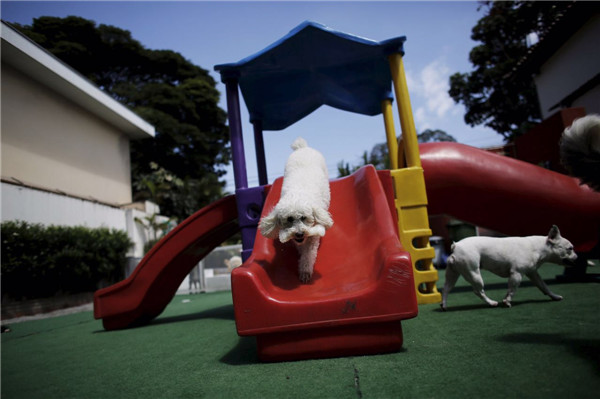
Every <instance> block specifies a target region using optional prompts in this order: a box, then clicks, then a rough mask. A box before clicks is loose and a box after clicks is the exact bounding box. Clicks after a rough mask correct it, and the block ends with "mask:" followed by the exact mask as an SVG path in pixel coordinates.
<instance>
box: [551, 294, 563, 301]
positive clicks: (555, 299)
mask: <svg viewBox="0 0 600 399" xmlns="http://www.w3.org/2000/svg"><path fill="white" fill-rule="evenodd" d="M550 298H552V300H553V301H562V300H563V297H562V296H561V295H556V294H552V295H550Z"/></svg>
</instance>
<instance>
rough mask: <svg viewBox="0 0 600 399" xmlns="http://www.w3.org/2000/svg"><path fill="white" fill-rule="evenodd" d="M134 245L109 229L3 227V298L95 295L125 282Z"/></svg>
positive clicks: (23, 224)
mask: <svg viewBox="0 0 600 399" xmlns="http://www.w3.org/2000/svg"><path fill="white" fill-rule="evenodd" d="M131 245H132V243H131V242H130V240H129V238H128V237H127V233H125V232H124V231H120V230H116V229H112V230H111V229H108V228H97V229H92V228H87V227H65V226H43V225H41V224H30V223H26V222H4V223H2V296H3V298H11V299H32V298H44V297H49V296H53V295H56V294H75V293H80V292H90V291H95V290H96V288H97V286H98V283H99V282H100V281H105V282H116V281H119V280H121V279H122V278H123V271H124V267H125V262H126V253H127V250H128V249H129V248H130V247H131Z"/></svg>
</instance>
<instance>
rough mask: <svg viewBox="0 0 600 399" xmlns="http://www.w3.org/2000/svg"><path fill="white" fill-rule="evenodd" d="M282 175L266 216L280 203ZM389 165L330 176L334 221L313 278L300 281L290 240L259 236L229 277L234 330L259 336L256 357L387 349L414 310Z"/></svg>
mask: <svg viewBox="0 0 600 399" xmlns="http://www.w3.org/2000/svg"><path fill="white" fill-rule="evenodd" d="M282 180H283V179H282V178H279V179H277V180H276V181H275V183H274V184H273V186H272V187H271V189H270V190H269V192H268V195H267V198H266V202H265V206H264V209H263V215H264V214H266V213H268V212H270V211H271V209H272V208H273V207H274V206H275V204H276V203H277V202H278V201H279V197H280V194H281V184H282ZM393 195H394V194H393V187H392V185H391V177H390V174H389V171H384V172H380V173H379V174H378V173H377V172H376V171H375V169H374V168H373V167H372V166H368V167H363V168H361V169H360V170H358V171H357V172H355V173H354V174H352V175H351V176H348V177H346V178H342V179H338V180H334V181H332V182H331V206H330V208H329V211H330V212H331V214H332V217H333V220H334V225H333V227H332V228H331V229H329V230H328V231H327V234H326V235H325V237H323V238H322V240H321V245H320V248H319V253H318V257H317V262H316V264H315V271H314V274H313V277H312V280H311V282H310V283H309V284H301V283H300V280H299V277H298V252H297V250H296V248H295V246H294V245H293V243H291V242H290V243H286V244H281V243H280V242H279V241H277V240H270V239H266V238H265V237H263V236H262V235H260V233H258V234H257V235H256V240H255V244H254V251H253V253H252V255H251V256H250V258H249V259H248V260H247V261H246V262H245V263H244V265H242V266H241V267H239V268H236V269H234V270H233V273H232V294H233V304H234V310H235V320H236V326H237V330H238V333H239V334H240V335H250V336H256V337H257V348H258V355H259V357H260V358H261V359H262V360H267V361H278V360H292V359H303V358H315V357H331V356H343V355H355V354H368V353H379V352H390V351H396V350H399V349H400V348H401V346H402V329H401V325H400V321H401V320H403V319H408V318H411V317H414V316H416V315H417V311H418V309H417V302H416V296H415V287H414V282H413V275H412V264H411V261H410V256H409V254H408V253H407V252H406V251H405V250H404V249H403V248H402V247H401V245H400V242H399V240H398V233H397V226H396V216H395V212H396V211H395V207H394V196H393Z"/></svg>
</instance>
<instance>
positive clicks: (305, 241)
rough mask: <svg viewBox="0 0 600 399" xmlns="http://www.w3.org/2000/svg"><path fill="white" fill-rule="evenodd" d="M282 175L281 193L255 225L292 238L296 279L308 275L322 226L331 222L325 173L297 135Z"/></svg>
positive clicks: (281, 238) (284, 239) (305, 280)
mask: <svg viewBox="0 0 600 399" xmlns="http://www.w3.org/2000/svg"><path fill="white" fill-rule="evenodd" d="M292 149H293V150H294V151H293V152H292V154H291V155H290V156H289V158H288V160H287V162H286V164H285V170H284V175H283V185H282V187H281V197H280V198H279V202H278V203H277V205H275V207H274V208H273V210H272V211H271V212H270V213H269V214H268V215H267V216H265V217H263V218H262V219H261V221H260V223H259V225H258V227H259V229H260V232H261V233H262V235H264V236H265V237H267V238H271V239H276V238H278V239H279V241H281V242H282V243H285V242H287V241H290V240H293V242H294V244H295V245H296V248H297V249H298V252H299V253H300V259H299V262H298V275H299V277H300V281H302V282H303V283H308V282H309V281H310V279H311V277H312V274H313V269H314V265H315V261H316V259H317V250H318V249H319V244H320V240H321V237H323V236H324V235H325V230H327V229H329V228H330V227H331V226H333V220H332V219H331V215H330V214H329V202H330V195H331V194H330V191H329V177H328V172H327V165H326V163H325V158H323V155H321V153H320V152H318V151H317V150H315V149H313V148H310V147H308V145H307V144H306V141H305V140H304V139H303V138H301V137H299V138H297V139H296V140H295V141H294V143H293V144H292Z"/></svg>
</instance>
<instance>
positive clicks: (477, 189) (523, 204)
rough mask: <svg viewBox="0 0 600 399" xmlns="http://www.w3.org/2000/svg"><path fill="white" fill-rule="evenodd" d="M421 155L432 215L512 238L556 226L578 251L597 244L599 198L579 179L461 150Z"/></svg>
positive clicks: (428, 149)
mask: <svg viewBox="0 0 600 399" xmlns="http://www.w3.org/2000/svg"><path fill="white" fill-rule="evenodd" d="M420 152H421V162H422V164H423V169H424V172H425V183H426V187H427V198H428V201H429V205H428V211H429V214H430V215H436V214H447V215H451V216H453V217H455V218H458V219H461V220H463V221H466V222H469V223H473V224H475V225H478V226H482V227H486V228H489V229H492V230H495V231H498V232H500V233H504V234H507V235H514V236H525V235H544V234H546V233H547V232H548V231H549V230H550V227H551V226H552V225H553V224H555V225H557V226H558V227H559V229H560V231H561V234H562V235H563V236H564V237H565V238H567V239H569V240H570V241H571V242H572V243H573V245H575V249H576V250H578V251H582V252H586V251H589V250H591V249H592V248H593V247H594V246H595V245H596V244H598V242H599V240H600V194H599V193H597V192H595V191H593V190H591V189H590V188H589V187H588V186H585V185H584V186H582V185H580V184H579V180H578V179H575V178H572V177H569V176H565V175H562V174H560V173H556V172H552V171H549V170H547V169H543V168H541V167H538V166H536V165H532V164H529V163H526V162H522V161H518V160H516V159H513V158H508V157H504V156H500V155H497V154H493V153H490V152H487V151H483V150H480V149H477V148H473V147H469V146H466V145H462V144H456V143H429V144H422V145H421V146H420Z"/></svg>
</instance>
